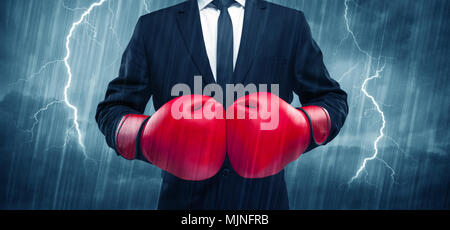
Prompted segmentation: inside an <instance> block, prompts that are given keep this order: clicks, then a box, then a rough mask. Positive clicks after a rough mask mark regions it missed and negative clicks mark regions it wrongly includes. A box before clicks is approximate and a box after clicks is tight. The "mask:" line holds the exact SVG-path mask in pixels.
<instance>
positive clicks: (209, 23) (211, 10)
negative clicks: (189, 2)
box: [198, 0, 245, 81]
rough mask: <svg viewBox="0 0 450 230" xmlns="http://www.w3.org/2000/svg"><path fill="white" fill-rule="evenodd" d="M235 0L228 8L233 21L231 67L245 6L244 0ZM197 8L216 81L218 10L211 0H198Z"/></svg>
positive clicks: (235, 55) (239, 39) (236, 51)
mask: <svg viewBox="0 0 450 230" xmlns="http://www.w3.org/2000/svg"><path fill="white" fill-rule="evenodd" d="M235 1H236V3H235V4H233V5H231V6H230V7H229V8H228V13H229V14H230V17H231V21H232V23H233V68H234V67H235V66H236V60H237V57H238V53H239V46H240V43H241V35H242V27H243V24H244V8H245V0H235ZM198 8H199V10H200V21H201V24H202V31H203V38H204V42H205V47H206V53H207V54H208V59H209V64H210V65H211V70H212V72H213V75H214V79H216V81H217V24H218V21H219V15H220V10H219V9H217V8H216V7H215V6H214V5H213V4H212V0H198Z"/></svg>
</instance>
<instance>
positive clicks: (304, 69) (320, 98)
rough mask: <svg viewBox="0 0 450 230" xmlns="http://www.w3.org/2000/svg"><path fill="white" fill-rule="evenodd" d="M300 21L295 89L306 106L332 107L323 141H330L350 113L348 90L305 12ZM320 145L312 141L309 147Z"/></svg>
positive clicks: (329, 111)
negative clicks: (334, 72)
mask: <svg viewBox="0 0 450 230" xmlns="http://www.w3.org/2000/svg"><path fill="white" fill-rule="evenodd" d="M297 25H298V27H297V28H298V30H297V32H298V35H299V36H298V40H297V44H296V45H297V47H296V51H295V52H296V53H295V67H294V68H295V77H294V84H293V87H294V92H295V93H296V94H297V95H298V96H299V99H300V102H301V103H302V106H310V105H315V106H320V107H322V108H325V109H326V110H327V111H328V113H329V115H330V120H331V129H330V133H329V136H328V138H327V140H326V141H325V142H324V143H323V144H327V143H329V142H330V141H332V140H333V139H334V138H335V137H336V136H337V134H338V133H339V131H340V129H341V128H342V126H343V125H344V122H345V119H346V117H347V114H348V104H347V93H346V92H345V91H344V90H342V89H341V88H340V85H339V83H338V82H336V81H335V80H334V79H332V78H331V77H330V74H329V73H328V70H327V68H326V67H325V64H324V62H323V55H322V51H321V50H320V48H319V47H318V45H317V44H316V42H315V41H314V40H313V38H312V35H311V29H310V27H309V25H308V22H307V21H306V18H305V16H304V15H303V13H301V12H300V16H299V21H298V22H297ZM317 146H318V145H317V144H315V143H311V144H310V146H309V147H308V149H307V150H306V151H310V150H312V149H314V148H316V147H317Z"/></svg>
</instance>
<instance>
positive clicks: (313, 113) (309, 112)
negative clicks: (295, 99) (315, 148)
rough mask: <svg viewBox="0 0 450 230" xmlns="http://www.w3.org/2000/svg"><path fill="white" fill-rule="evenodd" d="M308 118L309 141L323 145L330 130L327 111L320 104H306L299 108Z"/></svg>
mask: <svg viewBox="0 0 450 230" xmlns="http://www.w3.org/2000/svg"><path fill="white" fill-rule="evenodd" d="M299 110H301V111H302V112H303V113H305V115H306V117H307V118H308V121H309V124H310V130H311V142H313V143H314V144H316V145H324V144H325V143H326V142H327V140H328V137H329V134H330V130H331V119H330V115H329V114H328V111H327V110H326V109H325V108H323V107H320V106H315V105H312V106H306V107H302V108H299Z"/></svg>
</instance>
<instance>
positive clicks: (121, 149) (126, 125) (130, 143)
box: [115, 114, 150, 160]
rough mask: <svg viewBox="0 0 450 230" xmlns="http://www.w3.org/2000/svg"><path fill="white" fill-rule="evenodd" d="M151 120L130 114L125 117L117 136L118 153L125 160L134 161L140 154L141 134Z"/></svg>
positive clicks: (118, 128) (119, 126)
mask: <svg viewBox="0 0 450 230" xmlns="http://www.w3.org/2000/svg"><path fill="white" fill-rule="evenodd" d="M149 118H150V117H149V116H144V115H137V114H129V115H125V116H124V117H123V118H122V120H121V121H120V123H119V125H118V127H117V131H116V135H115V137H116V138H115V146H116V151H117V152H118V153H119V154H120V155H121V156H122V157H123V158H125V159H127V160H134V159H136V156H137V154H139V153H140V147H139V146H138V144H139V143H140V141H139V140H140V136H141V135H140V134H141V133H142V129H143V127H144V124H145V123H146V121H147V120H148V119H149Z"/></svg>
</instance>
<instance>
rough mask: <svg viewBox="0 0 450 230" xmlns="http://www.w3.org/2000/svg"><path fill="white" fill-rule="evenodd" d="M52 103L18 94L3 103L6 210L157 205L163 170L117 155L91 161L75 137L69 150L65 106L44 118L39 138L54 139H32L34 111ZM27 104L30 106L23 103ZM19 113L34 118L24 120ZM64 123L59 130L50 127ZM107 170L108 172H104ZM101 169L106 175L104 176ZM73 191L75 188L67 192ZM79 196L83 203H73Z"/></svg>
mask: <svg viewBox="0 0 450 230" xmlns="http://www.w3.org/2000/svg"><path fill="white" fill-rule="evenodd" d="M46 101H48V100H43V99H40V98H31V97H28V96H24V95H21V94H20V93H16V92H15V93H10V94H8V95H6V96H5V97H4V98H3V99H2V100H1V101H0V115H1V117H2V119H0V130H2V132H0V135H1V136H0V140H1V142H0V152H1V153H2V154H1V155H0V160H1V162H2V167H0V209H5V208H7V209H30V208H32V209H66V208H69V207H70V208H75V209H86V208H93V209H97V208H101V209H154V208H155V204H156V199H157V195H158V192H159V184H160V179H161V178H160V177H158V176H155V175H159V174H158V172H157V169H155V168H154V167H153V166H149V165H148V164H146V163H141V162H134V163H131V162H129V161H125V160H122V159H121V158H119V157H116V156H113V157H112V160H102V159H96V158H93V159H87V158H85V157H84V155H83V154H82V152H81V151H79V150H77V143H76V142H74V141H72V140H69V142H68V145H67V148H66V149H65V148H64V147H63V145H64V141H65V137H66V128H67V127H69V125H70V122H71V121H70V120H68V119H67V115H68V114H67V113H66V112H64V109H63V110H62V111H60V109H61V108H58V106H54V107H52V108H49V110H48V111H46V112H47V113H50V114H53V116H50V117H47V116H42V117H39V125H37V126H36V127H35V129H34V136H36V134H37V133H38V132H43V133H46V134H47V135H48V137H47V138H33V139H32V135H31V133H30V132H27V131H26V130H27V129H30V128H31V127H32V124H33V122H34V120H33V119H32V114H34V112H35V111H37V109H38V108H39V107H41V106H42V104H44V103H45V102H46ZM23 104H26V106H25V107H22V106H20V105H23ZM21 107H22V108H21ZM55 111H56V112H55ZM18 114H28V115H29V116H25V117H28V119H25V120H21V119H20V117H19V116H17V115H18ZM59 122H60V123H61V124H60V127H61V128H60V129H59V131H57V132H53V131H51V132H49V131H48V127H50V126H51V125H55V124H56V123H59ZM12 134H13V135H12ZM110 154H113V153H112V152H111V153H110ZM105 168H107V169H108V170H107V171H106V172H100V171H99V170H101V169H105ZM155 170H156V171H155ZM99 173H101V174H103V177H101V178H98V175H99ZM67 189H69V190H70V192H68V193H67V192H63V191H66V190H67ZM11 190H14V191H15V192H12V193H11V192H10V191H11ZM118 191H120V193H119V192H118ZM73 200H77V201H79V202H78V203H77V204H73V205H71V204H70V202H71V201H73ZM113 200H114V201H115V202H112V201H113Z"/></svg>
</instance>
